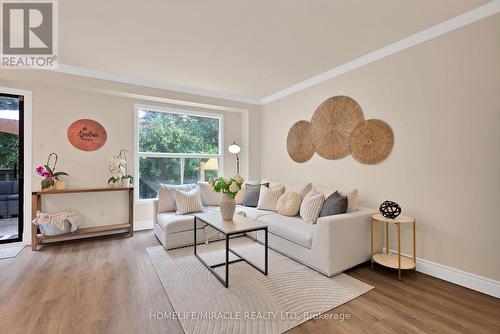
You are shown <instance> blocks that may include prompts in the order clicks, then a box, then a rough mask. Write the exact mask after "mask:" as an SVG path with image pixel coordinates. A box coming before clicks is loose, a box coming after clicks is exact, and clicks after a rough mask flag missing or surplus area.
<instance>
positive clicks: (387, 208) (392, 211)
mask: <svg viewBox="0 0 500 334" xmlns="http://www.w3.org/2000/svg"><path fill="white" fill-rule="evenodd" d="M379 211H380V214H382V216H384V217H385V218H389V219H395V218H396V217H397V216H399V215H400V213H401V207H400V206H399V204H398V203H396V202H393V201H385V202H384V203H382V204H380V208H379Z"/></svg>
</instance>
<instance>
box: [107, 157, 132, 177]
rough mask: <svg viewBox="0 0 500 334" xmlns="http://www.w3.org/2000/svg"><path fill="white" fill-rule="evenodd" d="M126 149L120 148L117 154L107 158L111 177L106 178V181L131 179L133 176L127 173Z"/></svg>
mask: <svg viewBox="0 0 500 334" xmlns="http://www.w3.org/2000/svg"><path fill="white" fill-rule="evenodd" d="M126 152H127V151H126V150H124V149H122V150H120V153H118V155H113V156H112V157H111V158H109V159H108V169H109V172H110V173H111V177H110V178H109V179H108V183H109V184H111V183H116V182H118V181H120V180H123V179H131V180H133V177H132V176H131V175H128V174H127V156H126Z"/></svg>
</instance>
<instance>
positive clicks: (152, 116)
mask: <svg viewBox="0 0 500 334" xmlns="http://www.w3.org/2000/svg"><path fill="white" fill-rule="evenodd" d="M136 117H137V120H136V121H137V143H136V151H137V154H136V161H137V162H136V164H138V166H136V167H137V168H136V171H137V172H138V174H137V173H136V175H139V178H138V187H139V199H151V198H155V197H156V196H157V188H158V183H166V184H187V183H196V182H197V181H200V180H205V181H206V180H208V179H209V178H211V177H215V176H218V175H219V172H220V169H219V166H221V165H222V149H221V147H222V143H221V137H222V136H221V128H222V116H221V115H214V114H205V113H199V114H198V113H192V112H187V111H186V112H183V111H179V110H172V109H162V108H157V107H148V106H136Z"/></svg>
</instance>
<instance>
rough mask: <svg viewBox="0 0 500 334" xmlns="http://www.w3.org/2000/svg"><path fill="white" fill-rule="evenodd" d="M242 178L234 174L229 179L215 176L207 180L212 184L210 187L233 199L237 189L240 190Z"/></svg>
mask: <svg viewBox="0 0 500 334" xmlns="http://www.w3.org/2000/svg"><path fill="white" fill-rule="evenodd" d="M244 181H245V180H243V178H242V177H241V176H240V175H238V174H236V175H235V176H233V177H232V178H230V179H224V178H223V177H217V178H215V179H213V180H210V181H208V183H209V184H210V185H211V186H212V189H213V190H214V191H216V192H218V193H225V194H228V195H229V196H231V197H232V198H233V199H234V198H235V197H236V194H237V193H238V191H240V189H241V187H242V185H243V182H244Z"/></svg>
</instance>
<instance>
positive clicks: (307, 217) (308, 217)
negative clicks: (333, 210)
mask: <svg viewBox="0 0 500 334" xmlns="http://www.w3.org/2000/svg"><path fill="white" fill-rule="evenodd" d="M324 201H325V196H324V195H323V193H320V192H317V191H316V190H315V189H313V190H311V191H310V192H309V194H307V195H306V197H304V199H303V200H302V204H301V205H300V216H301V217H302V219H304V221H305V222H307V223H311V224H316V220H317V219H318V217H319V213H320V211H321V208H322V207H323V202H324Z"/></svg>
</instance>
